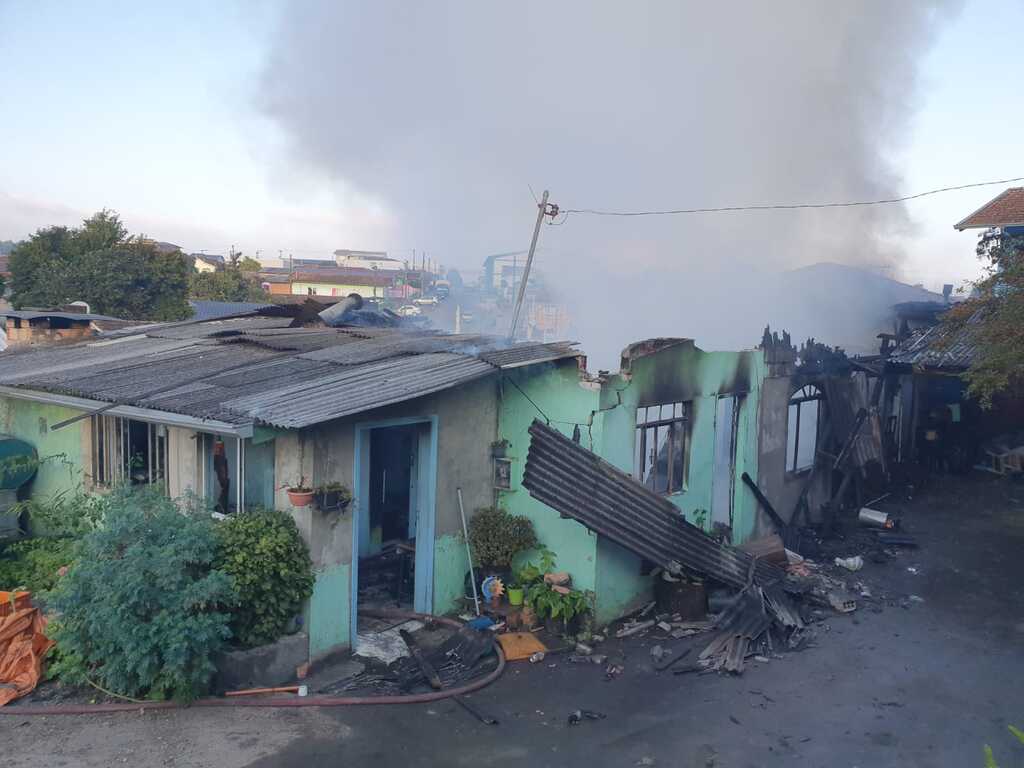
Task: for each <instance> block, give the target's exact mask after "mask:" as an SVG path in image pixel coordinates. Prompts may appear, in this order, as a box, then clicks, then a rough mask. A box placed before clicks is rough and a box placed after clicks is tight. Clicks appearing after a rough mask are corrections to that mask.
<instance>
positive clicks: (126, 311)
mask: <svg viewBox="0 0 1024 768" xmlns="http://www.w3.org/2000/svg"><path fill="white" fill-rule="evenodd" d="M10 271H11V303H12V304H14V306H15V307H17V308H19V309H20V308H22V307H26V306H28V307H57V306H61V305H64V304H68V303H69V302H72V301H85V302H87V303H88V304H89V307H90V309H91V310H92V311H93V312H95V313H98V314H104V315H111V316H113V317H122V318H125V319H129V320H181V319H184V318H186V317H188V316H189V315H190V314H191V309H190V308H189V306H188V303H187V301H186V293H187V289H188V275H189V265H188V262H187V261H186V259H185V258H184V256H183V255H182V254H181V252H180V251H176V252H172V253H165V252H161V251H160V249H159V248H158V247H157V245H156V243H154V242H153V241H151V240H148V239H146V238H144V237H141V236H130V235H129V234H128V230H127V228H126V227H125V226H124V224H123V223H122V222H121V218H120V217H119V216H118V215H117V213H116V212H114V211H109V210H102V211H100V212H99V213H96V214H94V215H93V216H92V217H90V218H88V219H86V220H85V221H83V222H82V226H81V227H74V228H69V227H48V228H46V229H40V230H39V231H37V232H36V233H35V234H34V235H32V236H31V237H30V238H29V239H28V240H26V241H24V242H21V243H18V245H16V246H15V248H14V249H13V250H12V251H11V256H10Z"/></svg>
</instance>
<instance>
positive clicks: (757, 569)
mask: <svg viewBox="0 0 1024 768" xmlns="http://www.w3.org/2000/svg"><path fill="white" fill-rule="evenodd" d="M530 436H531V440H530V449H529V452H528V454H527V458H526V472H525V474H524V475H523V485H524V486H525V487H526V489H527V490H528V491H529V492H530V495H531V496H533V497H534V498H536V499H538V500H540V501H542V502H544V503H545V504H547V505H548V506H549V507H552V508H553V509H555V510H557V511H558V512H560V513H561V514H562V515H563V516H564V517H569V518H572V519H573V520H576V521H577V522H580V523H582V524H583V525H585V526H586V527H587V528H589V529H590V530H592V531H594V532H595V533H598V534H600V535H602V536H606V537H607V538H609V539H610V540H612V541H614V542H616V543H617V544H619V545H620V546H622V547H625V548H626V549H628V550H629V551H631V552H634V553H635V554H637V555H639V556H640V557H643V558H646V559H647V560H650V561H651V562H653V563H656V564H658V565H660V566H662V567H664V568H666V569H668V570H669V571H672V572H678V571H680V570H686V571H690V572H694V573H698V574H702V575H705V576H709V577H711V578H713V579H716V580H718V581H720V582H722V583H724V584H728V585H730V586H733V587H743V586H744V585H746V584H747V582H748V579H749V578H750V575H751V568H752V567H754V580H755V581H756V582H757V583H759V584H762V585H765V586H766V585H769V584H774V583H775V582H778V581H781V580H782V579H783V578H784V577H785V573H784V572H783V571H782V570H781V569H779V568H776V567H775V566H773V565H769V564H768V563H765V562H762V561H758V562H757V563H756V566H754V558H753V557H751V556H750V555H748V554H747V553H746V552H742V551H740V550H738V549H734V548H733V547H730V546H727V545H725V544H720V543H719V542H717V541H715V540H714V539H712V538H711V537H710V536H708V535H707V534H706V533H704V532H703V531H701V530H700V529H699V528H697V527H696V526H693V525H690V524H689V523H687V522H686V521H685V520H684V519H683V516H682V513H681V512H680V510H679V509H678V507H676V506H674V505H673V504H672V503H671V502H669V501H668V500H667V499H665V498H664V497H662V496H660V495H658V494H657V493H654V492H653V491H651V490H649V489H647V488H646V487H644V485H643V484H642V483H639V482H637V481H636V480H635V479H633V478H632V477H630V476H629V475H627V474H626V473H625V472H623V471H621V470H620V469H618V468H617V467H615V466H613V465H612V464H609V463H608V462H606V461H604V460H603V459H602V458H600V457H599V456H598V455H597V454H594V453H592V452H591V451H588V450H587V449H586V448H583V447H582V446H579V445H577V444H576V443H574V442H573V441H572V440H570V439H569V438H567V437H565V436H564V435H562V434H561V433H559V432H558V431H557V430H555V429H552V428H551V427H548V426H545V425H544V424H543V423H542V422H540V421H536V420H535V421H534V422H533V424H532V425H531V426H530Z"/></svg>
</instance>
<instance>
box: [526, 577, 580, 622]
mask: <svg viewBox="0 0 1024 768" xmlns="http://www.w3.org/2000/svg"><path fill="white" fill-rule="evenodd" d="M526 601H527V603H528V604H529V605H530V607H531V608H533V610H534V612H535V613H536V614H537V617H538V618H540V619H543V620H544V625H545V626H546V627H547V628H548V630H549V631H550V632H552V633H554V634H559V635H574V634H576V631H577V629H578V627H579V619H580V617H581V616H583V614H584V613H586V612H587V610H588V609H589V607H590V606H589V604H588V600H587V594H586V593H585V592H581V591H579V590H578V589H570V590H568V591H566V592H560V591H558V590H557V589H555V588H554V587H553V586H551V585H550V584H547V583H545V582H544V581H539V582H537V583H536V584H534V585H533V586H532V587H531V588H530V589H529V591H528V593H527V596H526Z"/></svg>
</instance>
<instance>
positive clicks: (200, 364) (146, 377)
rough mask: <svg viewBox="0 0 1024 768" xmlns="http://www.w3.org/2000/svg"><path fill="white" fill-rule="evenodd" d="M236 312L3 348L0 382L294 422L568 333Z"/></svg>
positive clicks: (558, 352)
mask: <svg viewBox="0 0 1024 768" xmlns="http://www.w3.org/2000/svg"><path fill="white" fill-rule="evenodd" d="M290 323H291V320H290V319H289V318H280V317H262V316H256V317H243V318H232V319H225V320H215V321H207V322H186V323H173V324H167V325H160V326H147V327H146V328H145V329H143V330H144V332H142V333H138V332H137V333H135V334H134V335H121V336H119V337H117V338H115V339H109V340H104V341H100V342H92V343H85V344H77V345H72V346H65V347H50V348H41V349H32V350H26V351H24V352H13V353H5V354H4V356H3V364H2V365H0V385H4V386H10V387H21V388H25V389H30V390H33V391H37V392H49V393H53V394H55V395H68V396H74V397H81V398H86V399H90V400H96V401H99V402H106V403H115V404H118V405H131V406H136V407H140V408H150V409H153V410H159V411H166V412H170V413H178V414H182V415H186V416H193V417H196V418H203V419H217V420H219V421H225V422H228V423H232V424H251V423H263V424H269V425H273V426H277V427H282V428H299V427H306V426H310V425H313V424H317V423H320V422H323V421H329V420H331V419H336V418H340V417H342V416H349V415H352V414H356V413H360V412H362V411H366V410H370V409H373V408H378V407H381V406H384V405H390V404H393V403H398V402H402V401H405V400H410V399H413V398H417V397H422V396H423V395H428V394H432V393H435V392H438V391H441V390H444V389H448V388H451V387H455V386H458V385H460V384H463V383H465V382H469V381H473V380H475V379H479V378H482V377H484V376H487V375H490V374H495V373H497V372H499V371H500V370H501V369H502V368H504V367H506V366H508V367H511V366H513V365H523V364H529V363H531V362H537V363H543V362H547V361H549V360H553V359H558V358H559V357H568V356H575V355H576V354H577V353H576V352H575V351H574V350H573V349H572V348H571V347H570V346H568V345H566V344H561V345H552V344H534V343H525V344H518V345H511V346H510V345H508V344H507V342H505V341H504V340H502V339H497V338H494V337H486V336H479V335H469V334H463V335H445V334H440V333H436V332H415V333H409V332H406V331H398V330H394V329H367V328H326V327H314V328H291V327H286V326H289V325H290Z"/></svg>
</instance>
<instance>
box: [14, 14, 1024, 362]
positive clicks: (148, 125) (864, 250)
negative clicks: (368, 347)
mask: <svg viewBox="0 0 1024 768" xmlns="http://www.w3.org/2000/svg"><path fill="white" fill-rule="evenodd" d="M740 5H741V6H744V5H745V6H747V8H746V10H745V12H744V13H742V14H737V13H736V12H735V9H731V10H730V9H725V10H714V9H708V8H707V7H706V6H708V4H706V3H692V4H684V3H676V2H658V0H648V2H646V3H641V4H638V5H637V6H636V8H635V9H634V11H633V12H632V13H630V14H629V16H628V17H624V16H623V13H622V8H623V6H621V4H618V3H613V2H602V1H599V0H594V2H586V3H574V2H566V3H560V4H557V5H556V6H552V5H551V4H548V3H540V2H539V1H537V2H535V1H534V0H530V1H529V2H523V3H519V4H516V5H515V6H514V7H508V8H501V7H499V6H494V7H491V6H489V5H488V4H479V3H469V2H460V1H457V0H438V2H436V3H431V4H424V5H422V6H415V9H414V10H410V9H409V7H408V6H407V5H406V4H404V3H393V2H389V1H388V0H380V1H379V2H373V3H369V2H366V3H364V2H354V1H352V0H346V2H318V1H317V0H297V1H296V2H286V1H285V0H255V1H254V2H230V1H225V2H220V3H203V2H190V1H188V0H184V1H183V2H179V3H175V4H174V5H173V6H169V5H168V4H157V3H150V2H144V1H142V0H140V1H139V2H134V3H113V2H109V3H105V2H88V3H87V2H82V3H56V2H33V3H29V2H22V1H21V0H0V60H2V61H3V62H4V65H3V66H2V67H0V110H2V114H4V115H5V118H4V119H3V120H2V121H0V239H20V238H23V237H25V236H27V235H28V234H30V233H31V232H32V231H34V230H35V229H36V228H39V227H43V226H48V225H51V224H74V223H76V222H77V221H78V220H80V219H81V218H83V217H84V216H87V215H88V214H90V213H91V212H93V211H95V210H98V209H101V208H104V207H106V208H113V209H115V210H117V211H119V212H120V213H121V215H122V217H123V219H124V220H125V222H126V223H127V225H128V226H129V228H130V229H131V230H132V231H136V232H142V233H145V234H147V235H149V236H151V237H155V238H157V239H161V240H169V241H171V242H175V243H178V244H180V245H182V246H183V247H184V248H185V249H186V250H187V251H200V250H205V251H207V252H220V253H223V252H226V251H227V250H228V248H229V247H230V246H234V247H236V248H239V249H241V250H242V251H244V252H245V253H247V254H253V255H255V254H257V253H258V255H259V256H260V257H263V258H267V257H272V256H275V255H277V254H278V253H284V254H287V253H293V254H294V255H296V256H305V257H317V256H322V257H328V256H329V254H330V252H331V251H333V250H334V249H335V248H360V249H373V250H388V251H389V252H391V253H392V255H396V256H398V257H400V258H406V257H408V255H410V254H411V253H412V250H413V249H416V250H417V252H419V253H422V252H423V251H424V250H426V251H427V252H428V253H430V254H431V256H432V257H434V258H436V259H439V260H440V261H441V262H443V263H445V264H455V265H461V266H466V267H477V266H478V264H479V261H480V260H481V259H482V257H483V256H484V255H486V254H488V253H495V252H502V251H508V250H517V249H520V248H525V246H526V245H527V243H528V239H529V234H530V229H531V226H532V220H533V217H534V215H535V207H534V200H533V198H532V197H531V194H533V193H537V194H539V192H540V190H541V189H543V188H545V187H549V188H550V189H551V192H552V200H554V201H556V202H558V203H560V204H561V205H562V207H563V208H566V207H572V208H577V207H578V208H586V207H611V208H616V209H662V208H676V207H691V206H704V205H736V204H748V203H772V202H817V201H831V200H848V199H860V198H863V197H888V196H892V195H899V194H912V193H916V192H919V191H923V190H926V189H931V188H934V187H940V186H947V185H952V184H961V183H967V182H974V181H980V180H987V179H999V178H1006V177H1011V176H1018V175H1024V157H1021V154H1022V153H1021V151H1020V145H1019V126H1020V125H1021V124H1022V122H1024V120H1022V117H1024V114H1022V113H1024V103H1022V102H1021V100H1020V99H1019V98H1016V96H1017V93H1018V91H1019V82H1017V73H1019V72H1021V71H1024V66H1022V64H1024V62H1022V61H1021V58H1022V54H1021V53H1020V46H1019V32H1020V30H1021V29H1024V4H1022V3H1020V2H1018V0H963V1H962V2H960V1H959V0H922V1H921V2H910V1H908V2H906V3H900V4H897V5H892V4H890V3H883V2H870V1H869V0H866V1H865V2H863V3H858V4H847V5H845V6H836V7H832V8H827V7H826V6H825V4H821V5H810V6H808V5H807V4H806V3H803V2H795V0H794V1H792V2H787V1H786V0H783V1H782V2H779V3H776V4H772V6H771V8H767V6H764V5H763V4H759V3H753V2H751V3H741V4H740ZM737 16H742V18H743V22H741V23H738V22H737V21H736V17H737ZM531 188H532V191H531ZM999 190H1000V187H992V188H985V189H976V190H969V191H963V192H956V193H950V194H947V195H940V196H934V197H929V198H925V199H922V200H920V201H915V202H912V203H909V204H907V205H906V206H905V207H898V208H897V207H894V208H892V209H890V210H863V209H860V210H857V211H852V212H847V213H838V214H837V213H834V212H816V211H812V212H803V213H799V214H791V213H753V214H713V215H707V216H705V217H703V218H700V219H695V218H691V219H689V220H687V221H681V220H678V219H677V220H673V221H664V220H655V219H649V218H646V219H645V218H640V219H631V220H628V221H622V220H619V221H610V220H608V219H595V218H587V217H582V216H573V217H570V218H569V219H568V220H566V222H565V224H564V225H563V226H562V227H560V228H555V227H551V228H545V230H544V232H543V233H542V250H541V254H540V257H539V263H540V265H541V267H542V268H543V269H544V270H545V271H546V273H549V274H551V275H553V276H554V280H555V281H556V282H557V283H559V286H560V288H561V290H563V291H564V292H565V293H566V294H567V295H569V296H571V297H572V298H573V299H574V300H576V301H577V303H580V302H581V300H580V295H584V296H586V297H589V301H587V302H583V303H580V306H578V307H577V308H576V309H577V312H578V314H580V315H581V316H587V315H590V316H591V321H592V322H591V323H590V324H589V325H588V324H587V323H584V331H585V333H584V335H587V334H589V335H590V336H591V337H597V336H603V335H605V334H607V333H608V329H607V323H606V322H603V321H602V320H601V319H600V317H599V315H601V314H602V312H601V311H600V309H596V308H595V307H603V306H606V305H607V304H608V303H609V302H612V301H615V296H614V295H613V293H612V290H611V289H612V288H613V287H622V288H628V289H629V290H630V291H632V292H634V293H635V292H636V291H637V290H640V291H643V290H646V288H645V284H644V282H643V281H641V280H640V279H639V278H638V277H637V275H638V274H641V273H647V274H653V273H657V274H659V275H661V277H660V278H659V279H657V280H655V281H654V283H655V284H654V285H651V283H650V282H648V283H647V284H646V285H647V286H649V287H650V290H651V291H653V294H652V296H651V299H652V303H656V304H657V305H658V306H664V305H666V304H668V303H673V302H675V301H677V299H678V300H679V303H680V304H685V305H687V306H688V307H691V309H690V312H691V314H686V311H684V310H682V309H680V310H678V311H676V310H673V311H668V310H666V311H665V312H664V313H663V314H662V315H658V316H656V317H654V318H652V319H651V320H650V322H640V321H638V322H636V323H635V327H632V328H630V329H629V332H630V333H631V334H633V335H638V334H655V333H658V332H660V331H661V326H665V325H669V324H673V325H678V324H680V323H682V322H684V321H685V322H686V323H687V324H689V325H693V326H694V327H696V328H698V330H699V331H700V332H702V333H711V332H713V331H712V326H711V324H709V323H706V322H705V321H704V319H703V318H706V317H707V316H708V315H709V314H711V311H712V310H714V309H715V308H716V307H718V306H720V304H721V301H720V300H723V301H725V302H726V303H729V302H732V303H742V304H746V305H749V304H750V301H749V299H750V296H751V295H752V294H751V292H752V291H753V290H754V289H755V288H756V283H757V279H756V278H757V276H759V275H761V274H762V272H761V270H774V269H783V268H788V267H794V266H801V265H804V264H808V263H814V262H816V261H840V262H843V263H849V264H856V265H859V266H869V267H871V268H874V269H878V270H881V271H883V272H884V273H885V274H889V275H891V276H893V277H896V278H898V279H901V280H905V281H907V282H910V283H923V284H924V285H925V286H926V287H928V288H931V289H936V290H938V289H940V288H941V285H942V284H943V283H945V282H954V283H958V284H959V283H961V282H963V281H964V280H967V279H970V278H971V277H974V276H976V275H977V273H978V263H977V260H976V258H975V256H974V253H973V244H974V236H973V235H972V234H970V233H957V232H955V231H954V230H953V228H952V225H953V223H954V222H956V221H957V220H959V219H960V218H962V217H963V216H964V215H966V214H967V213H969V212H970V211H972V210H974V209H975V208H977V207H978V206H979V205H981V204H982V203H984V202H985V201H987V200H988V199H990V198H991V197H993V196H994V195H995V194H996V193H997V192H998V191H999ZM737 274H745V275H749V276H753V278H752V279H751V283H752V285H750V286H749V290H740V291H737V292H735V294H736V295H734V296H732V297H729V296H720V295H718V294H717V293H716V290H715V287H714V286H716V285H718V284H721V283H722V282H724V281H725V280H726V279H729V278H733V279H735V277H736V275H737ZM687 291H689V293H690V294H698V295H697V297H695V298H693V300H689V299H685V300H684V299H683V298H681V297H685V296H686V294H687ZM736 296H740V297H742V298H740V299H737V298H736ZM603 314H605V315H606V314H607V313H603ZM655 314H657V313H655ZM762 324H763V323H762ZM743 334H744V338H746V336H749V328H748V327H746V326H745V327H744V329H743ZM722 340H723V341H724V342H730V343H735V340H734V339H731V338H726V337H724V336H723V338H722ZM613 341H614V343H615V344H618V343H619V342H620V341H622V340H620V339H614V340H613Z"/></svg>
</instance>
